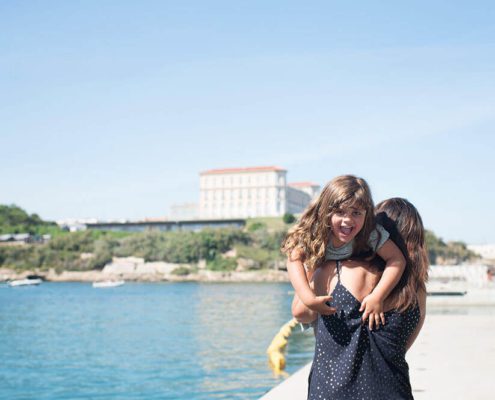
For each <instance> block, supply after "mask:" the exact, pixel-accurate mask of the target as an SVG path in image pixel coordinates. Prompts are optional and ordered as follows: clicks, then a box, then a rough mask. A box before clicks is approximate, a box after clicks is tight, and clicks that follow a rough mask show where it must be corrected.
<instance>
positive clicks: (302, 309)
mask: <svg viewBox="0 0 495 400" xmlns="http://www.w3.org/2000/svg"><path fill="white" fill-rule="evenodd" d="M329 272H330V268H329V267H328V265H325V266H323V267H321V268H318V269H317V270H316V271H315V273H314V276H313V279H312V280H311V282H310V284H309V285H310V288H311V289H312V290H313V291H314V292H315V293H316V295H317V296H319V297H325V298H327V299H329V300H330V299H332V297H331V296H327V295H328V282H329V279H330V278H329ZM327 307H328V306H327ZM329 309H331V310H332V313H334V312H335V308H332V307H329ZM292 315H293V316H294V318H296V319H297V320H298V321H299V322H301V323H303V324H310V323H311V322H313V321H314V320H315V319H316V318H317V317H318V313H317V312H316V311H313V310H311V309H310V308H308V307H306V306H305V305H304V303H303V302H302V301H301V300H300V299H299V297H298V296H297V294H296V295H295V296H294V299H293V300H292Z"/></svg>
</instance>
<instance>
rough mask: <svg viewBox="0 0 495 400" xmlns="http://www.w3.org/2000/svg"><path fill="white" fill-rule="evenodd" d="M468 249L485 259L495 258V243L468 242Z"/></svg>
mask: <svg viewBox="0 0 495 400" xmlns="http://www.w3.org/2000/svg"><path fill="white" fill-rule="evenodd" d="M468 249H469V250H471V251H474V252H475V253H476V254H479V255H480V256H481V257H482V258H483V259H485V260H495V244H470V245H468Z"/></svg>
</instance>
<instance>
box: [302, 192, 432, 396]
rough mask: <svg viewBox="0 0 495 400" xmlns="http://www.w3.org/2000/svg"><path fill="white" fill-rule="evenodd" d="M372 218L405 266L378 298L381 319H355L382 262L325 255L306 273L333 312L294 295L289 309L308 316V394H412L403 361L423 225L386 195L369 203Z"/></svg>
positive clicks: (422, 253) (421, 304) (417, 306)
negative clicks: (311, 343) (376, 323)
mask: <svg viewBox="0 0 495 400" xmlns="http://www.w3.org/2000/svg"><path fill="white" fill-rule="evenodd" d="M376 214H377V219H378V222H379V223H380V224H382V225H383V226H384V227H385V229H386V230H387V231H388V232H389V233H390V237H391V239H392V240H393V241H394V242H395V243H396V244H397V246H398V247H399V248H400V249H401V250H402V252H403V253H404V255H405V256H406V261H407V265H406V270H405V271H404V273H403V275H402V278H401V280H400V282H399V284H398V285H397V286H396V287H395V288H394V290H393V291H392V293H391V294H390V295H389V297H388V298H387V299H386V301H385V310H386V312H385V319H386V323H385V325H383V326H381V327H380V328H378V329H375V330H372V329H371V322H370V325H368V324H365V325H363V323H362V320H361V316H362V313H361V311H360V308H361V301H362V299H363V298H364V297H365V296H366V295H368V294H369V293H370V292H371V291H372V290H373V288H374V286H375V285H376V283H377V282H378V281H379V279H380V276H381V271H382V270H383V262H380V261H379V260H377V259H375V260H372V261H366V260H358V259H355V260H349V261H343V262H340V261H337V262H328V263H326V264H325V265H324V266H322V267H321V268H318V269H317V270H316V272H315V274H314V276H313V282H312V284H313V290H314V291H315V294H316V295H317V296H322V295H326V294H328V293H331V295H332V300H331V302H330V305H331V306H332V307H335V308H336V310H337V311H336V313H335V314H333V315H328V316H323V315H317V314H316V313H315V312H313V311H311V310H309V309H308V308H306V307H305V306H304V305H303V304H302V303H301V302H300V301H298V299H295V300H294V303H293V314H294V316H295V317H296V318H297V319H298V320H299V321H300V322H305V323H309V322H313V321H315V320H316V327H315V335H316V348H315V356H314V360H313V365H312V369H311V373H310V378H309V392H308V399H324V398H332V399H353V400H354V399H361V398H365V399H380V400H383V399H412V398H413V396H412V390H411V384H410V381H409V368H408V365H407V362H406V360H405V354H406V351H407V350H408V349H409V348H410V347H411V345H412V344H413V342H414V340H415V339H416V337H417V336H418V334H419V331H420V329H421V327H422V325H423V322H424V317H425V308H426V290H425V283H426V280H427V274H428V257H427V252H426V248H425V238H424V228H423V223H422V221H421V217H420V215H419V213H418V212H417V210H416V208H415V207H414V206H413V205H412V204H411V203H409V202H408V201H407V200H405V199H400V198H393V199H390V200H386V201H384V202H382V203H380V204H379V205H378V206H377V208H376Z"/></svg>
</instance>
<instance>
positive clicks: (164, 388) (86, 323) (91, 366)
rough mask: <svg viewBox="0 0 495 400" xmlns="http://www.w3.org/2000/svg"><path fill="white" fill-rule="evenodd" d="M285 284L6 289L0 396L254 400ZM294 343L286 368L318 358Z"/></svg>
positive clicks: (0, 318) (306, 345)
mask: <svg viewBox="0 0 495 400" xmlns="http://www.w3.org/2000/svg"><path fill="white" fill-rule="evenodd" d="M289 289H290V287H289V285H288V284H269V283H267V284H197V283H170V284H168V283H164V284H149V283H148V284H139V283H135V284H132V283H129V284H126V285H124V286H122V287H119V288H113V289H93V288H92V287H91V285H89V284H83V283H43V284H42V285H40V286H38V287H23V288H8V287H6V286H4V285H2V286H0V338H1V340H0V354H1V355H2V360H1V363H0V398H1V399H50V400H57V399H89V398H91V399H257V398H258V397H260V396H261V395H262V394H264V393H265V392H266V391H268V390H269V389H270V388H271V387H273V386H274V385H275V384H276V383H277V382H278V381H279V380H280V378H275V377H274V376H273V374H272V372H271V371H270V369H269V367H268V364H267V357H266V353H265V352H266V348H267V347H268V345H269V344H270V341H271V340H272V338H273V336H274V335H275V334H276V333H277V332H278V330H279V328H280V326H281V325H282V324H284V323H285V322H287V321H288V320H289V319H290V317H291V316H290V308H289V307H290V301H291V297H290V296H289V295H288V291H289ZM313 346H314V342H313V338H312V336H311V334H303V333H300V332H296V333H294V334H293V336H292V337H291V339H290V341H289V352H288V359H287V364H288V365H287V371H288V372H289V373H291V372H293V371H295V370H297V369H298V368H300V367H301V366H302V365H304V364H305V363H307V362H308V361H309V360H310V359H311V356H312V354H311V353H312V350H313Z"/></svg>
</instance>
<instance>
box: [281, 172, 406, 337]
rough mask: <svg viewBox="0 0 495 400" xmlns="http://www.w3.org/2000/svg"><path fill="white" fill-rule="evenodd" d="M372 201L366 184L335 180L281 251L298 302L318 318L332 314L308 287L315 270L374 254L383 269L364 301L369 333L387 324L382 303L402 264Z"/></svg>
mask: <svg viewBox="0 0 495 400" xmlns="http://www.w3.org/2000/svg"><path fill="white" fill-rule="evenodd" d="M373 208H374V205H373V199H372V197H371V191H370V189H369V187H368V184H367V183H366V181H365V180H364V179H362V178H358V177H355V176H353V175H343V176H338V177H336V178H334V179H333V180H332V181H330V182H329V183H328V184H327V185H326V186H325V187H324V188H323V190H322V192H321V194H320V195H319V197H318V199H317V200H316V201H315V202H314V203H312V204H311V205H309V206H308V208H307V209H306V211H305V212H304V213H303V215H302V217H301V219H300V220H299V222H298V223H297V224H296V225H295V226H294V227H293V228H292V229H291V230H290V231H289V233H288V234H287V237H286V238H285V241H284V243H283V245H282V250H283V251H284V252H285V253H286V254H287V255H288V261H287V270H288V272H289V278H290V281H291V283H292V286H293V287H294V290H295V291H296V295H297V297H298V298H299V299H300V300H301V301H302V302H303V303H304V305H306V307H308V308H309V309H311V310H313V311H316V312H318V313H320V314H322V315H329V314H333V313H335V311H336V310H335V308H333V307H330V306H329V305H328V304H327V302H328V301H329V300H331V297H330V296H316V295H315V294H314V292H313V291H312V290H311V288H310V286H309V280H311V277H312V275H313V273H314V271H315V269H316V268H317V267H318V266H320V265H322V264H323V263H324V262H325V261H327V260H345V259H348V258H350V257H354V258H355V257H362V258H368V257H371V256H373V255H374V254H375V253H376V254H378V255H379V256H380V257H381V258H382V259H383V260H384V261H385V263H386V266H385V270H384V272H383V275H382V278H381V279H380V282H379V283H378V284H377V286H376V287H375V288H374V290H373V291H372V292H371V293H370V294H369V295H368V296H366V297H365V298H364V300H363V301H362V303H361V309H360V311H364V313H363V316H362V320H363V321H366V320H367V319H368V318H369V328H370V329H373V327H374V326H376V327H378V326H379V325H380V323H381V324H385V316H384V313H383V301H384V300H385V298H386V297H387V296H388V295H389V294H390V292H391V291H392V290H393V288H394V287H395V285H396V284H397V283H398V282H399V280H400V277H401V275H402V272H403V271H404V268H405V265H406V261H405V258H404V255H403V254H402V252H401V251H400V250H399V248H398V247H397V246H396V245H395V244H394V243H393V242H392V241H391V240H389V234H388V232H387V231H386V230H385V229H384V228H383V227H382V226H381V225H379V224H376V222H375V217H374V213H373Z"/></svg>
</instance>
